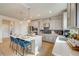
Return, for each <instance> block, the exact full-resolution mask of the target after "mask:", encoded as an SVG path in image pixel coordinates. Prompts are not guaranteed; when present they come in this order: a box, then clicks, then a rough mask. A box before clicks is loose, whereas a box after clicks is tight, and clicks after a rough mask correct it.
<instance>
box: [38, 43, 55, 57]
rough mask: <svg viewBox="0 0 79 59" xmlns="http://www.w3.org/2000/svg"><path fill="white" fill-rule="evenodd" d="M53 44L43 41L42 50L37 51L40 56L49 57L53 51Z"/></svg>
mask: <svg viewBox="0 0 79 59" xmlns="http://www.w3.org/2000/svg"><path fill="white" fill-rule="evenodd" d="M53 46H54V44H53V43H49V42H45V41H43V44H42V48H41V50H40V51H39V55H40V56H51V55H52V50H53Z"/></svg>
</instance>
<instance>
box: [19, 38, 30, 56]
mask: <svg viewBox="0 0 79 59" xmlns="http://www.w3.org/2000/svg"><path fill="white" fill-rule="evenodd" d="M18 39H19V45H20V46H21V48H22V49H23V54H22V55H23V56H24V51H25V49H26V48H28V46H29V45H31V42H30V41H25V40H22V39H20V38H18Z"/></svg>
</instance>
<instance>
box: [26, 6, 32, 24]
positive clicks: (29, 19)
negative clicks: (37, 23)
mask: <svg viewBox="0 0 79 59" xmlns="http://www.w3.org/2000/svg"><path fill="white" fill-rule="evenodd" d="M31 18H32V16H30V7H28V19H27V22H28V23H29V22H31Z"/></svg>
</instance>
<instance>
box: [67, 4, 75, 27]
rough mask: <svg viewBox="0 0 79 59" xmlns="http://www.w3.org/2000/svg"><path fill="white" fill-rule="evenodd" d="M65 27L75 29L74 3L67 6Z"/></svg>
mask: <svg viewBox="0 0 79 59" xmlns="http://www.w3.org/2000/svg"><path fill="white" fill-rule="evenodd" d="M67 27H68V28H74V27H76V4H75V3H68V4H67Z"/></svg>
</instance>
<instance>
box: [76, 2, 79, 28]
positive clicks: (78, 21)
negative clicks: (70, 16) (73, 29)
mask: <svg viewBox="0 0 79 59" xmlns="http://www.w3.org/2000/svg"><path fill="white" fill-rule="evenodd" d="M76 9H77V28H79V3H77V8H76Z"/></svg>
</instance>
